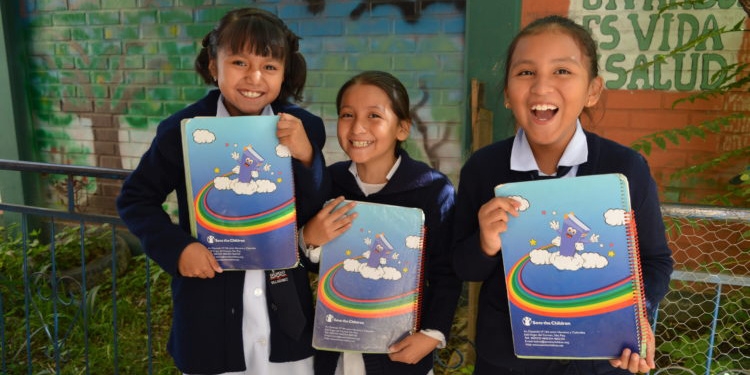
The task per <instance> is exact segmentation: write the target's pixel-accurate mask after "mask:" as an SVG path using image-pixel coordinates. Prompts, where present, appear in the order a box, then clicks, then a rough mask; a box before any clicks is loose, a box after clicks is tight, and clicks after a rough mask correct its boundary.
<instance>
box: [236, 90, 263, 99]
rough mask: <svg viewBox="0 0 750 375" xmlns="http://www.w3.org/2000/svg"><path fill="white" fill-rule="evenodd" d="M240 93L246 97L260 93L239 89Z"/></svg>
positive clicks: (255, 96) (254, 96)
mask: <svg viewBox="0 0 750 375" xmlns="http://www.w3.org/2000/svg"><path fill="white" fill-rule="evenodd" d="M240 94H241V95H242V96H244V97H246V98H251V99H255V98H257V97H259V96H260V95H261V94H260V93H259V92H255V91H240Z"/></svg>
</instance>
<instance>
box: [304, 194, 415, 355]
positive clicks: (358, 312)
mask: <svg viewBox="0 0 750 375" xmlns="http://www.w3.org/2000/svg"><path fill="white" fill-rule="evenodd" d="M345 203H346V202H344V203H342V204H345ZM352 211H353V212H356V213H357V215H358V216H357V217H356V219H355V220H354V222H353V225H352V227H351V228H349V229H348V230H347V231H346V232H344V233H343V234H342V235H340V236H339V237H337V238H335V239H333V240H331V241H330V242H329V243H327V244H325V245H324V246H323V248H322V250H321V257H320V273H319V275H320V277H319V279H318V293H317V306H316V308H315V324H314V330H313V347H315V348H317V349H323V350H334V351H356V352H363V353H387V352H388V347H389V346H390V345H392V344H394V343H396V342H398V341H399V340H401V339H402V338H403V337H404V336H406V335H408V334H410V333H412V332H415V331H416V330H417V329H418V328H419V311H420V304H421V290H422V269H423V259H424V258H423V246H424V213H423V212H422V210H421V209H419V208H411V207H401V206H392V205H385V204H377V203H369V202H357V205H356V206H355V207H354V209H353V210H352Z"/></svg>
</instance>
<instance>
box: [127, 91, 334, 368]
mask: <svg viewBox="0 0 750 375" xmlns="http://www.w3.org/2000/svg"><path fill="white" fill-rule="evenodd" d="M219 97H220V92H219V90H212V91H211V92H209V93H208V94H207V95H206V96H205V97H204V98H202V99H200V100H199V101H197V102H196V103H194V104H192V105H190V106H188V107H186V108H185V109H183V110H181V111H179V112H177V113H175V114H173V115H172V116H170V117H168V118H167V119H165V120H164V121H162V122H161V123H160V124H159V126H158V128H157V132H156V136H155V137H154V140H153V142H152V144H151V146H150V148H149V149H148V151H146V153H145V154H144V155H143V157H142V158H141V161H140V163H139V164H138V167H137V168H136V169H135V170H134V171H133V172H132V174H131V175H130V176H129V177H128V178H127V179H126V180H125V182H124V184H123V187H122V191H121V193H120V195H119V196H118V198H117V208H118V212H119V214H120V216H121V217H122V219H123V220H124V221H125V223H126V225H127V226H128V228H129V229H130V231H131V232H133V233H134V234H135V235H136V236H137V237H138V238H140V239H141V243H142V245H143V248H144V251H145V252H146V254H147V255H148V256H149V258H151V259H152V260H154V261H155V262H156V263H157V264H158V265H159V266H160V267H161V268H162V269H164V270H165V271H166V272H167V273H168V274H169V275H170V276H171V277H172V282H171V287H172V288H171V289H172V302H173V307H174V311H173V317H172V329H171V332H170V336H169V342H168V344H167V348H168V350H169V353H170V354H171V355H172V357H173V358H174V362H175V365H176V366H177V367H178V368H179V369H180V370H181V371H182V372H184V373H189V374H216V373H226V372H237V371H244V370H245V367H246V366H245V365H246V363H245V353H244V349H243V315H244V314H243V290H244V289H245V283H246V280H245V274H246V273H245V272H241V271H239V272H238V271H225V272H223V273H220V274H219V273H217V274H216V276H215V277H214V278H213V279H200V278H192V277H183V276H181V275H180V274H179V272H178V268H177V263H178V259H179V256H180V254H181V253H182V250H183V249H184V248H185V247H186V246H187V245H189V244H190V243H193V242H196V241H197V240H196V239H195V238H194V237H193V236H191V235H190V222H189V218H188V206H187V204H188V198H187V192H186V185H185V171H184V164H183V154H182V141H181V136H180V122H181V121H182V120H183V119H186V118H192V117H196V116H216V115H217V108H218V107H219ZM271 108H272V112H273V113H275V114H279V113H289V114H291V115H294V116H295V117H297V118H299V119H300V120H301V121H302V123H303V124H304V127H305V131H306V132H307V136H308V138H309V139H310V143H311V144H312V146H313V155H314V159H313V163H312V165H311V167H309V168H307V167H305V166H304V165H303V164H302V163H300V162H299V161H298V160H295V159H292V168H293V173H294V178H295V197H296V205H297V206H296V207H297V222H298V224H299V225H302V224H304V223H305V222H306V221H307V220H308V219H309V218H310V217H312V216H313V215H314V214H315V213H316V212H317V211H318V210H319V209H320V207H321V206H322V204H323V202H324V199H325V198H326V197H327V196H328V190H329V182H328V181H329V180H328V179H327V178H326V177H325V174H326V172H325V161H324V159H323V155H322V153H321V149H322V148H323V145H324V143H325V130H324V127H323V122H322V120H321V119H320V118H319V117H317V116H314V115H312V114H311V113H309V112H307V111H306V110H304V109H302V108H300V107H298V106H295V105H292V104H286V103H283V102H280V101H276V102H274V103H272V104H271ZM172 191H175V192H176V194H177V204H178V219H179V222H178V224H177V225H175V224H173V223H172V221H171V219H170V217H169V216H168V215H167V214H166V213H165V212H164V210H163V209H162V204H163V202H164V201H165V199H166V198H167V195H168V194H170V193H171V192H172ZM301 260H302V261H301V263H300V265H299V266H298V267H297V268H294V269H289V270H285V271H284V273H285V277H281V278H279V279H280V280H282V282H275V283H273V284H271V283H270V280H269V275H268V274H269V273H270V272H266V274H265V275H264V276H261V278H262V279H263V278H264V279H265V285H264V288H259V289H261V291H260V293H261V294H264V293H265V294H267V295H266V296H265V297H266V298H265V305H266V309H267V312H268V323H269V324H270V340H269V341H270V350H269V353H270V354H269V357H268V358H267V360H268V361H270V362H290V361H298V360H301V359H305V358H309V357H310V356H312V354H313V349H312V347H311V340H312V317H313V303H312V294H311V291H310V286H309V280H308V276H307V271H308V267H309V265H310V264H309V263H308V261H307V260H306V259H305V258H304V257H302V258H301ZM248 281H250V280H248ZM277 281H278V280H277ZM261 286H263V285H262V284H261ZM256 289H258V288H256ZM263 289H264V290H263ZM244 298H247V296H246V295H245V297H244Z"/></svg>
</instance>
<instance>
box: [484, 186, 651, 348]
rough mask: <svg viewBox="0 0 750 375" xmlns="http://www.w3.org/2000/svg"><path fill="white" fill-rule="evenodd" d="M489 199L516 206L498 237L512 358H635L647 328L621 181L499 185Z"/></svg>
mask: <svg viewBox="0 0 750 375" xmlns="http://www.w3.org/2000/svg"><path fill="white" fill-rule="evenodd" d="M495 196H505V197H511V198H513V199H515V200H516V201H518V202H520V203H521V207H520V208H519V211H520V212H519V217H510V218H509V219H508V229H507V231H506V232H504V233H501V234H500V239H501V241H502V250H501V254H502V257H503V267H504V269H505V276H506V284H507V290H508V302H509V308H510V318H511V326H512V329H513V344H514V348H515V352H516V355H517V356H518V357H521V358H565V359H594V358H598V359H607V358H616V357H619V356H620V354H621V353H622V350H623V349H625V348H630V349H631V350H633V351H634V352H638V353H644V349H645V346H644V345H645V336H644V330H645V329H648V322H647V320H646V313H645V300H644V294H643V286H642V281H641V271H640V261H639V254H638V242H637V241H638V239H637V235H636V231H635V223H634V221H633V216H632V211H631V208H630V196H629V190H628V182H627V179H626V178H625V176H623V175H621V174H604V175H592V176H581V177H573V178H558V179H545V180H534V181H527V182H517V183H507V184H502V185H498V186H497V187H496V188H495Z"/></svg>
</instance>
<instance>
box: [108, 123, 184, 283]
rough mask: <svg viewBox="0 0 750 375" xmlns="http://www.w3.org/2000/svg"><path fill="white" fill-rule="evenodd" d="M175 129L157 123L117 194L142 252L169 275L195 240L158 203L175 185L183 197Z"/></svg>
mask: <svg viewBox="0 0 750 375" xmlns="http://www.w3.org/2000/svg"><path fill="white" fill-rule="evenodd" d="M179 130H180V129H179V126H173V124H172V125H169V123H167V122H165V123H163V124H162V125H160V126H159V128H158V129H157V134H156V136H155V137H154V140H153V142H152V143H151V146H150V148H149V149H148V150H147V151H146V153H145V154H144V155H143V156H142V158H141V160H140V162H139V164H138V166H137V167H136V169H135V170H134V171H133V172H132V173H131V174H130V176H128V178H127V179H126V180H125V182H124V183H123V186H122V190H121V192H120V195H119V196H118V198H117V210H118V213H119V214H120V217H121V218H122V219H123V221H124V222H125V224H126V225H127V227H128V229H130V231H131V232H132V233H133V234H135V235H136V236H137V237H138V238H139V239H140V240H141V244H142V245H143V249H144V251H145V252H146V254H147V255H148V256H149V257H150V258H151V259H153V260H154V261H155V262H156V263H157V264H158V265H159V266H160V267H161V268H163V269H164V270H165V271H166V272H167V273H169V274H170V275H172V276H175V275H177V261H178V259H179V257H180V254H181V253H182V250H183V249H184V248H185V247H186V246H187V245H189V244H190V243H192V242H195V241H197V240H196V239H195V238H193V237H192V236H191V235H190V234H189V231H188V229H187V228H181V227H180V226H179V225H177V224H175V223H173V222H172V220H171V218H170V217H169V215H168V214H167V213H166V212H165V211H164V208H163V207H162V205H163V204H164V202H165V200H166V199H167V196H168V195H169V194H170V193H172V191H175V189H178V190H180V191H178V199H182V200H184V199H185V197H184V191H185V188H184V186H185V175H184V168H183V164H182V150H181V143H180V142H181V141H180V131H179ZM180 187H181V189H180ZM183 211H186V210H182V209H181V210H180V214H181V215H182V213H183ZM184 225H186V224H184Z"/></svg>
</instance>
